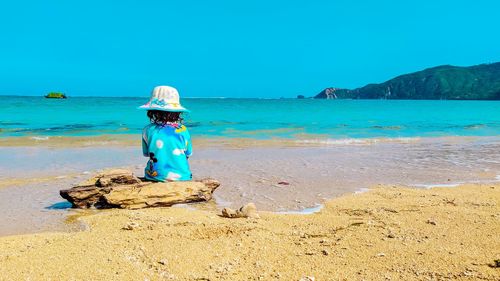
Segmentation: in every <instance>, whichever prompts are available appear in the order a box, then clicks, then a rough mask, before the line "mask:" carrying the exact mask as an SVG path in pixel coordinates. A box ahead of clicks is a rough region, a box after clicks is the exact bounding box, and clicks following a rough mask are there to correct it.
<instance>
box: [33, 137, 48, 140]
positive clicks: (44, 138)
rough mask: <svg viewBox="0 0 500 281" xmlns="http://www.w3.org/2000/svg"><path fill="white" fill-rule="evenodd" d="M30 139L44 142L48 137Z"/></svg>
mask: <svg viewBox="0 0 500 281" xmlns="http://www.w3.org/2000/svg"><path fill="white" fill-rule="evenodd" d="M31 139H32V140H36V141H46V140H49V137H31Z"/></svg>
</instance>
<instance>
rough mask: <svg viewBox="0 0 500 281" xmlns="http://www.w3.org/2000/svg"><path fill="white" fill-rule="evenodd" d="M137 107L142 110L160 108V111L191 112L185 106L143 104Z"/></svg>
mask: <svg viewBox="0 0 500 281" xmlns="http://www.w3.org/2000/svg"><path fill="white" fill-rule="evenodd" d="M137 109H140V110H158V111H167V112H189V110H188V109H187V108H185V107H183V106H180V105H178V106H176V107H172V106H168V105H167V106H151V105H149V104H145V105H141V106H139V107H138V108H137Z"/></svg>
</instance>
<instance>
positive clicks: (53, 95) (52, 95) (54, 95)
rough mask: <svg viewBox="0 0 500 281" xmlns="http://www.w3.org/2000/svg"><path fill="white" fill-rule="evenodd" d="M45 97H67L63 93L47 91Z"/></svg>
mask: <svg viewBox="0 0 500 281" xmlns="http://www.w3.org/2000/svg"><path fill="white" fill-rule="evenodd" d="M45 98H47V99H66V98H68V97H66V95H65V94H63V93H58V92H51V93H48V94H47V95H45Z"/></svg>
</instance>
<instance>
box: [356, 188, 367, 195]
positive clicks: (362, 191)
mask: <svg viewBox="0 0 500 281" xmlns="http://www.w3.org/2000/svg"><path fill="white" fill-rule="evenodd" d="M369 190H370V189H369V188H366V187H362V188H360V189H358V190H356V191H354V194H361V193H365V192H368V191H369Z"/></svg>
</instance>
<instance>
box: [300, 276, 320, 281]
mask: <svg viewBox="0 0 500 281" xmlns="http://www.w3.org/2000/svg"><path fill="white" fill-rule="evenodd" d="M315 280H316V278H314V277H312V276H304V277H302V278H300V280H299V281H315Z"/></svg>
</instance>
